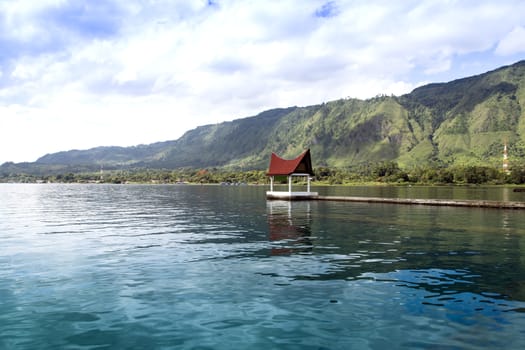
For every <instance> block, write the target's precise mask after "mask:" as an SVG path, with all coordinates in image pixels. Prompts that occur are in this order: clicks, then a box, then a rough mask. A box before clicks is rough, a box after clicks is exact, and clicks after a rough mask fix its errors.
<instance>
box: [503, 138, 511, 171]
mask: <svg viewBox="0 0 525 350" xmlns="http://www.w3.org/2000/svg"><path fill="white" fill-rule="evenodd" d="M503 172H505V174H509V173H510V170H509V154H508V151H507V141H505V144H504V146H503Z"/></svg>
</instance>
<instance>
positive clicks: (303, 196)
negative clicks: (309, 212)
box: [266, 191, 319, 201]
mask: <svg viewBox="0 0 525 350" xmlns="http://www.w3.org/2000/svg"><path fill="white" fill-rule="evenodd" d="M317 197H319V193H317V192H289V191H266V199H275V200H287V201H299V200H309V199H317Z"/></svg>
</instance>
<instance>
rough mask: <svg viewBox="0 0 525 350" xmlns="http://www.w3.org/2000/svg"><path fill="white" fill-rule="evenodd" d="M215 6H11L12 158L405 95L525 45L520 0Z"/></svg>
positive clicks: (8, 154)
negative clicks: (340, 101)
mask: <svg viewBox="0 0 525 350" xmlns="http://www.w3.org/2000/svg"><path fill="white" fill-rule="evenodd" d="M213 3H214V4H213V5H209V4H208V1H205V0H202V1H182V0H181V1H175V2H174V1H149V2H143V1H106V2H97V3H96V4H94V3H92V2H85V3H84V4H82V3H81V2H74V3H73V2H69V1H65V0H63V1H61V0H56V1H52V0H49V1H39V2H37V3H36V4H35V2H34V1H18V2H0V13H2V14H3V16H1V15H0V52H2V53H3V55H2V56H0V72H1V75H0V78H1V79H2V80H1V81H0V109H1V115H0V123H1V125H0V127H1V129H2V130H7V129H9V130H11V131H12V132H10V134H11V136H9V137H8V138H2V140H1V141H0V163H1V162H3V161H7V160H16V161H21V160H34V159H36V158H37V157H38V156H40V155H42V154H43V153H47V152H52V151H58V150H67V149H70V148H88V147H93V146H100V145H133V144H138V143H148V142H155V141H161V140H167V139H175V138H177V137H179V136H181V134H182V133H183V132H185V131H186V130H188V129H190V128H193V127H196V126H198V125H202V124H207V123H216V122H220V121H224V120H231V119H234V118H239V117H245V116H249V115H254V114H256V113H258V112H261V111H263V110H265V109H268V108H273V107H286V106H291V105H309V104H315V103H320V102H323V101H328V100H332V99H337V98H342V97H358V98H368V97H373V96H375V95H377V94H403V93H406V92H409V91H410V90H411V89H413V88H414V87H416V86H418V85H419V84H420V82H421V81H443V80H444V79H445V77H446V78H449V77H453V78H459V77H461V76H458V75H457V74H459V73H457V72H456V73H455V69H457V68H458V63H457V62H458V61H461V65H462V66H464V65H465V64H466V63H465V62H464V61H463V58H464V57H469V55H471V54H477V55H478V57H487V59H486V62H490V64H489V63H484V64H480V63H479V62H476V67H479V68H478V69H479V70H480V71H479V73H481V72H482V71H483V70H484V69H485V70H488V69H492V68H496V67H497V63H498V62H500V61H498V59H497V57H500V56H501V55H511V54H516V53H519V52H523V51H524V49H523V46H524V42H523V38H524V37H525V35H523V34H524V31H525V30H524V29H523V28H524V26H525V23H524V22H523V19H522V16H521V14H522V13H525V3H524V2H522V1H519V0H515V1H514V0H502V1H498V2H497V3H494V2H492V1H488V0H487V1H476V2H468V1H452V0H451V1H446V2H443V1H431V0H429V1H424V2H421V1H415V0H413V1H386V0H384V1H374V2H370V1H351V0H335V1H322V0H318V1H308V2H304V1H296V0H283V1H279V2H271V3H269V2H267V1H240V0H224V1H221V0H218V1H214V2H213ZM494 47H496V50H495V53H496V54H497V55H500V56H494V55H493V53H494V52H493V48H494ZM505 63H507V62H505ZM494 64H496V66H495V65H494ZM473 65H474V63H473ZM455 74H456V75H455ZM34 126H37V128H36V129H35V128H34ZM26 131H27V132H26ZM3 132H4V131H3ZM4 133H5V132H4ZM12 135H16V136H12ZM27 145H31V146H30V147H28V146H27ZM18 149H20V150H21V149H25V151H24V152H22V151H21V152H17V151H16V150H18ZM31 151H32V153H31ZM29 154H31V155H29Z"/></svg>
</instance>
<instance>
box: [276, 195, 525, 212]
mask: <svg viewBox="0 0 525 350" xmlns="http://www.w3.org/2000/svg"><path fill="white" fill-rule="evenodd" d="M272 194H273V193H272ZM267 199H269V200H271V199H280V200H318V201H336V202H362V203H386V204H409V205H432V206H449V207H471V208H494V209H525V202H500V201H486V200H468V199H465V200H452V199H416V198H381V197H346V196H319V195H310V196H293V195H288V196H282V197H281V196H272V195H271V194H270V193H267Z"/></svg>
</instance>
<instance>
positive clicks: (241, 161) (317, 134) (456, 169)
mask: <svg viewBox="0 0 525 350" xmlns="http://www.w3.org/2000/svg"><path fill="white" fill-rule="evenodd" d="M522 106H525V61H521V62H518V63H516V64H514V65H511V66H507V67H502V68H500V69H497V70H494V71H492V72H488V73H485V74H481V75H478V76H474V77H469V78H465V79H459V80H455V81H452V82H449V83H441V84H429V85H426V86H422V87H420V88H417V89H415V90H414V91H412V92H411V93H409V94H406V95H403V96H399V97H396V96H377V97H374V98H371V99H368V100H358V99H350V98H349V99H340V100H337V101H331V102H327V103H323V104H319V105H314V106H307V107H290V108H283V109H272V110H268V111H265V112H262V113H260V114H259V115H257V116H254V117H249V118H243V119H237V120H234V121H231V122H224V123H220V124H214V125H205V126H201V127H198V128H196V129H194V130H191V131H188V132H187V133H186V134H184V135H183V136H182V137H181V138H180V139H178V140H175V141H167V142H160V143H155V144H151V145H140V146H136V147H98V148H94V149H90V150H81V151H79V150H73V151H66V152H59V153H55V154H48V155H45V156H43V157H41V158H40V159H38V160H37V161H36V162H34V163H19V164H14V163H5V164H3V165H2V166H0V178H4V179H5V178H9V177H10V176H12V175H13V174H14V175H20V176H21V174H26V175H27V176H33V177H36V178H40V179H42V178H46V177H48V178H56V177H57V176H62V177H65V176H67V175H68V174H70V173H71V174H73V177H75V178H77V177H80V176H81V175H82V174H89V173H92V174H96V173H97V172H98V171H99V170H100V169H101V168H103V169H104V171H105V172H107V173H108V174H112V176H113V174H120V173H122V174H125V175H124V176H123V179H125V180H124V181H132V182H135V181H138V182H144V181H146V180H145V179H148V180H154V181H155V180H157V179H155V178H154V176H151V178H150V177H148V176H146V177H145V178H144V179H138V180H136V179H135V177H136V176H138V175H137V174H143V173H149V172H154V173H164V172H168V173H176V174H179V173H180V172H181V171H180V170H178V169H184V168H185V169H190V168H191V169H214V168H215V169H217V171H214V172H213V173H214V174H215V173H217V174H219V173H221V174H222V173H224V174H225V175H224V176H223V177H222V178H221V179H220V180H221V181H222V180H224V181H227V179H228V176H229V175H226V174H228V172H232V173H239V172H240V173H245V172H248V170H252V169H253V170H254V171H263V170H264V169H265V168H266V167H267V165H268V160H269V157H270V154H271V153H272V152H275V153H277V154H279V155H280V156H282V157H284V158H293V157H296V156H297V155H298V154H300V153H301V152H302V151H303V150H305V149H307V148H309V149H310V150H311V154H312V160H313V163H314V166H317V167H319V169H322V168H329V169H332V170H331V171H334V172H335V173H337V174H338V175H337V176H335V178H330V179H328V180H326V179H322V181H325V180H326V181H328V182H330V181H331V182H342V183H346V182H349V181H350V182H351V181H354V180H355V181H360V179H366V180H367V181H368V180H369V179H373V178H374V176H376V178H380V179H383V178H386V179H387V181H393V182H396V181H397V180H398V179H394V177H396V176H398V174H397V173H396V172H394V173H392V169H390V170H386V173H388V174H385V175H378V174H375V175H374V174H367V173H366V172H364V170H363V169H369V168H371V167H373V166H370V164H381V163H383V164H393V163H395V164H397V165H398V167H399V168H400V169H404V170H403V171H404V172H405V173H406V175H407V176H408V177H406V176H402V177H401V181H413V179H414V178H415V179H417V180H416V182H418V181H422V182H427V181H431V182H433V181H436V182H445V183H450V182H451V181H450V176H449V175H450V173H452V174H453V177H452V178H453V181H452V182H453V183H470V181H475V180H474V179H473V178H469V177H468V176H467V175H461V173H465V172H466V173H468V174H470V173H484V174H485V175H481V174H478V175H479V176H480V177H481V180H480V181H494V182H498V183H499V182H507V181H510V180H509V179H507V178H506V177H503V178H501V176H500V175H498V176H496V174H499V172H498V171H497V170H494V171H493V172H494V174H492V173H490V171H489V170H486V171H481V170H479V169H498V168H499V167H501V162H502V152H503V145H504V144H505V143H507V145H508V149H509V151H508V152H509V157H510V159H511V160H512V161H513V162H515V163H516V164H521V163H525V109H524V108H522ZM140 169H167V170H151V171H150V170H148V171H145V170H140ZM337 169H339V170H337ZM341 169H343V170H341ZM464 169H467V170H464ZM474 169H477V170H474ZM515 169H519V167H516V168H515ZM343 173H344V175H341V174H343ZM489 173H490V174H489ZM516 173H519V172H517V171H514V172H513V173H512V174H516ZM478 175H476V176H478ZM82 176H83V175H82ZM115 176H116V175H115ZM174 176H175V177H177V176H178V175H174ZM221 176H222V175H221ZM231 176H233V175H231ZM511 176H512V175H511ZM516 176H518V175H516ZM95 178H96V176H95V175H94V177H93V178H92V179H91V180H90V181H95V180H94V179H95ZM128 178H129V180H128ZM191 178H193V177H191ZM488 179H490V180H488ZM161 180H162V179H161ZM196 180H197V179H196ZM204 180H206V179H204ZM212 180H213V182H220V181H219V179H212ZM61 181H62V179H61ZM115 181H119V180H118V179H116V180H115ZM162 181H164V180H162ZM170 181H171V180H170ZM191 181H192V182H198V181H194V180H191ZM258 181H260V179H259V180H258ZM513 181H514V180H513Z"/></svg>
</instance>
